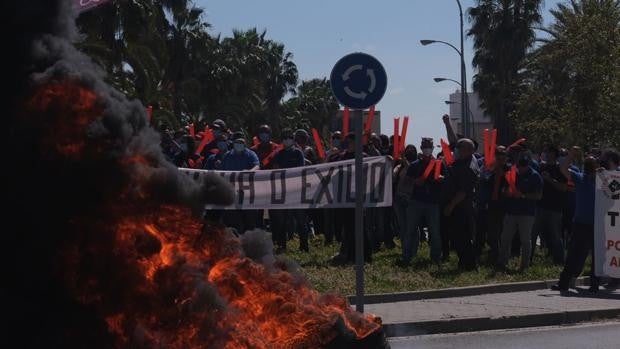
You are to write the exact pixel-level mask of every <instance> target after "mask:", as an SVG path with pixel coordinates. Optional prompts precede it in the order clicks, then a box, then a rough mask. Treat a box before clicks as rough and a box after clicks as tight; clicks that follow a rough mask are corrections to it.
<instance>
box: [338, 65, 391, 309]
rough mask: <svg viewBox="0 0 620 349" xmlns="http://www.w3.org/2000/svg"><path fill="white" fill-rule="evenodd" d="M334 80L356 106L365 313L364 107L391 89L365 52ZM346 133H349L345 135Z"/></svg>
mask: <svg viewBox="0 0 620 349" xmlns="http://www.w3.org/2000/svg"><path fill="white" fill-rule="evenodd" d="M330 83H331V87H332V91H333V93H334V96H335V97H336V99H337V100H338V101H339V102H340V103H341V104H343V105H345V106H347V107H349V108H352V109H354V112H353V117H354V119H355V120H354V128H355V309H356V310H357V311H359V312H360V313H363V312H364V191H365V189H366V188H364V183H365V181H364V177H363V176H364V171H363V149H362V129H363V127H364V121H363V118H364V109H366V108H368V107H370V106H372V105H376V104H377V103H378V102H379V101H380V100H381V98H383V95H384V94H385V90H386V89H387V74H386V73H385V69H384V68H383V66H382V65H381V63H380V62H379V61H378V60H377V59H376V58H374V57H372V56H370V55H367V54H365V53H353V54H350V55H347V56H344V57H343V58H341V59H340V60H339V61H338V63H336V65H335V66H334V68H333V69H332V73H331V77H330ZM345 136H346V135H345Z"/></svg>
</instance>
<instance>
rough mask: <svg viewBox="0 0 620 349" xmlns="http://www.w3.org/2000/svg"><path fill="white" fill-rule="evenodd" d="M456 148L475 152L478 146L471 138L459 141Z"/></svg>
mask: <svg viewBox="0 0 620 349" xmlns="http://www.w3.org/2000/svg"><path fill="white" fill-rule="evenodd" d="M456 147H457V148H459V149H469V150H471V151H474V149H476V145H475V144H474V142H473V141H472V140H471V139H469V138H461V139H459V140H458V142H456Z"/></svg>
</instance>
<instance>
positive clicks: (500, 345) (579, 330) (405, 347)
mask: <svg viewBox="0 0 620 349" xmlns="http://www.w3.org/2000/svg"><path fill="white" fill-rule="evenodd" d="M390 345H391V347H392V349H409V348H412V349H452V348H458V349H468V348H475V349H526V348H544V349H599V348H600V349H612V348H620V322H606V323H596V324H585V325H575V326H563V327H540V328H528V329H519V330H499V331H485V332H473V333H457V334H442V335H428V336H416V337H401V338H391V339H390Z"/></svg>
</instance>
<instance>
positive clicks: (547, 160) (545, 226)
mask: <svg viewBox="0 0 620 349" xmlns="http://www.w3.org/2000/svg"><path fill="white" fill-rule="evenodd" d="M559 154H560V149H559V148H557V147H555V146H553V145H550V146H547V147H546V149H545V151H544V153H543V155H544V156H543V157H544V162H542V163H541V164H540V174H541V175H542V178H543V180H544V187H543V193H542V199H541V200H540V201H539V202H538V207H537V209H536V219H535V221H534V227H533V229H532V255H533V254H534V250H535V249H536V240H537V239H538V236H539V235H540V237H541V239H543V240H544V241H545V242H546V244H547V248H549V252H550V253H551V254H552V255H553V262H554V263H556V264H559V265H562V264H564V243H563V242H562V211H563V209H564V200H565V197H566V195H565V192H566V190H567V187H568V186H567V185H566V183H567V179H566V178H565V177H564V176H563V175H562V173H561V171H560V165H559V164H558V156H559Z"/></svg>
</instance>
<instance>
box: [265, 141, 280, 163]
mask: <svg viewBox="0 0 620 349" xmlns="http://www.w3.org/2000/svg"><path fill="white" fill-rule="evenodd" d="M282 149H284V144H278V145H276V147H275V148H274V149H273V150H272V151H271V153H269V155H267V156H266V157H265V158H264V159H263V167H267V165H269V163H270V162H271V160H273V158H274V157H275V156H276V154H277V153H278V152H279V151H280V150H282Z"/></svg>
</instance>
